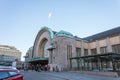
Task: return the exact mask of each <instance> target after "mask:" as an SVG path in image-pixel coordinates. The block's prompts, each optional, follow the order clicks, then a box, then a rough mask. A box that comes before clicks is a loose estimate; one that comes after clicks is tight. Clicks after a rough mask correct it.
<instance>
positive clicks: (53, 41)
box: [33, 27, 120, 70]
mask: <svg viewBox="0 0 120 80" xmlns="http://www.w3.org/2000/svg"><path fill="white" fill-rule="evenodd" d="M101 34H102V33H101ZM46 44H47V46H45V45H46ZM115 46H117V49H118V50H117V51H116V49H114V48H116V47H115ZM47 51H48V52H47ZM119 51H120V32H119V34H115V35H112V34H111V35H109V36H104V37H101V38H98V39H95V40H87V39H85V38H78V37H77V36H73V35H72V34H71V33H69V32H66V31H60V32H55V31H52V30H51V29H50V28H47V27H43V28H42V29H41V30H40V31H39V33H38V35H37V37H36V39H35V42H34V47H33V58H36V57H42V58H44V57H45V56H44V55H45V53H47V54H48V56H47V57H48V58H49V64H56V65H58V66H60V67H61V68H62V69H63V70H70V67H71V63H72V68H76V67H77V66H78V64H77V61H76V60H72V62H70V58H72V57H80V56H88V55H94V54H103V53H107V52H115V53H116V52H117V53H120V52H119Z"/></svg>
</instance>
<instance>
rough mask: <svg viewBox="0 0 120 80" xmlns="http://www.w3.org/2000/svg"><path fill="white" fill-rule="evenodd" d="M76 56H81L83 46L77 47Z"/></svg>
mask: <svg viewBox="0 0 120 80" xmlns="http://www.w3.org/2000/svg"><path fill="white" fill-rule="evenodd" d="M76 56H77V57H79V56H81V48H76Z"/></svg>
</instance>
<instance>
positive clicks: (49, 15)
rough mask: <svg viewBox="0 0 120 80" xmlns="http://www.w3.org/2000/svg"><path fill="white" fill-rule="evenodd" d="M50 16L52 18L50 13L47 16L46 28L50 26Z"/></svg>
mask: <svg viewBox="0 0 120 80" xmlns="http://www.w3.org/2000/svg"><path fill="white" fill-rule="evenodd" d="M51 16H52V13H51V12H50V13H49V14H48V26H50V19H51Z"/></svg>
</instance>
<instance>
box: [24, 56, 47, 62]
mask: <svg viewBox="0 0 120 80" xmlns="http://www.w3.org/2000/svg"><path fill="white" fill-rule="evenodd" d="M39 60H40V61H42V60H48V58H40V57H37V58H29V59H27V61H26V62H31V61H39Z"/></svg>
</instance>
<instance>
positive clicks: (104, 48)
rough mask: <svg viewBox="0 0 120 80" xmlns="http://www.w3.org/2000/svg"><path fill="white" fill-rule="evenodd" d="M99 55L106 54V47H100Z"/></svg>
mask: <svg viewBox="0 0 120 80" xmlns="http://www.w3.org/2000/svg"><path fill="white" fill-rule="evenodd" d="M100 53H101V54H104V53H107V47H106V46H105V47H101V48H100Z"/></svg>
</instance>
